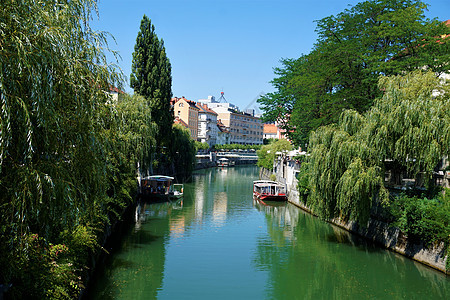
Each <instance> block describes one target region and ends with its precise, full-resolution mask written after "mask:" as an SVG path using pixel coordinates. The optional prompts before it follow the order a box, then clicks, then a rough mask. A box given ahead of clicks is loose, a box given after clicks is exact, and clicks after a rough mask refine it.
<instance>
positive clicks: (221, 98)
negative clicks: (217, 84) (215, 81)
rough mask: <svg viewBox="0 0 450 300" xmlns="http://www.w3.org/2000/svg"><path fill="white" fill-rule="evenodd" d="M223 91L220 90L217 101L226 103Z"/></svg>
mask: <svg viewBox="0 0 450 300" xmlns="http://www.w3.org/2000/svg"><path fill="white" fill-rule="evenodd" d="M223 94H224V93H223V92H220V98H219V99H218V100H217V102H219V103H227V99H225V97H224V95H223Z"/></svg>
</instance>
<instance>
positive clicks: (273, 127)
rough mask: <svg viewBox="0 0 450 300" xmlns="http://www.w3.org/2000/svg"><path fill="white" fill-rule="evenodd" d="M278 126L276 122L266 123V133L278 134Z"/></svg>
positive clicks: (264, 130)
mask: <svg viewBox="0 0 450 300" xmlns="http://www.w3.org/2000/svg"><path fill="white" fill-rule="evenodd" d="M277 131H278V128H277V126H276V125H275V124H264V129H263V132H264V134H277Z"/></svg>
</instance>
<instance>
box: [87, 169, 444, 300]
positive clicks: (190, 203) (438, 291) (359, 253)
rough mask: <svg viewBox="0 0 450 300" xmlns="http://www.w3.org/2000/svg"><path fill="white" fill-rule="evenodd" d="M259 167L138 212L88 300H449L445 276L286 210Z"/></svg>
mask: <svg viewBox="0 0 450 300" xmlns="http://www.w3.org/2000/svg"><path fill="white" fill-rule="evenodd" d="M257 178H258V168H257V167H255V166H239V167H233V168H224V169H219V168H214V169H205V170H200V171H197V172H196V173H195V174H194V177H193V181H192V183H188V184H185V195H184V200H183V201H180V202H176V203H156V204H146V205H142V206H140V207H138V209H137V211H136V215H135V222H133V224H132V225H131V226H130V227H129V230H128V231H127V233H126V234H125V236H124V237H123V238H122V239H121V242H120V243H118V244H117V245H116V247H114V248H113V249H111V251H110V255H109V256H108V258H107V260H106V262H105V264H104V265H103V266H101V267H99V269H98V270H97V272H96V273H95V276H94V278H93V280H92V282H91V289H90V291H89V294H88V295H87V298H89V299H233V300H236V299H450V278H449V277H447V276H446V275H444V274H442V273H440V272H438V271H435V270H433V269H431V268H428V267H426V266H424V265H422V264H419V263H416V262H414V261H412V260H410V259H407V258H405V257H402V256H400V255H398V254H395V253H393V252H390V251H387V250H384V249H382V248H379V247H376V246H374V245H372V244H368V243H367V242H365V240H363V239H360V238H358V237H356V236H353V235H351V234H350V233H348V232H347V231H344V230H342V229H340V228H338V227H334V226H333V225H330V224H328V223H326V222H323V221H321V220H319V219H317V218H316V217H314V216H312V215H310V214H308V213H305V212H304V211H302V210H301V209H299V208H298V207H296V206H294V205H292V204H288V203H284V204H277V205H273V206H272V205H268V206H266V205H263V204H261V203H259V202H258V201H255V200H254V199H253V197H252V181H253V180H256V179H257Z"/></svg>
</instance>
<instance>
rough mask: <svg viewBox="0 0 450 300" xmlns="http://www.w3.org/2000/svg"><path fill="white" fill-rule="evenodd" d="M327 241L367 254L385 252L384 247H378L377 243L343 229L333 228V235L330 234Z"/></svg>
mask: <svg viewBox="0 0 450 300" xmlns="http://www.w3.org/2000/svg"><path fill="white" fill-rule="evenodd" d="M326 239H327V241H328V242H329V243H338V244H343V245H347V246H350V247H356V248H357V249H358V250H361V251H365V252H371V253H375V252H382V251H384V247H381V246H379V245H377V244H376V243H375V242H373V241H371V240H368V239H366V238H364V237H361V236H358V235H356V234H353V233H351V232H348V231H345V230H343V229H341V228H334V227H333V233H330V234H328V235H327V237H326Z"/></svg>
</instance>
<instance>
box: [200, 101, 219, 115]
mask: <svg viewBox="0 0 450 300" xmlns="http://www.w3.org/2000/svg"><path fill="white" fill-rule="evenodd" d="M197 108H198V109H200V111H201V112H205V113H210V114H213V115H216V116H217V113H216V112H215V111H213V110H212V109H210V108H209V107H208V105H206V104H202V103H197Z"/></svg>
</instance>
